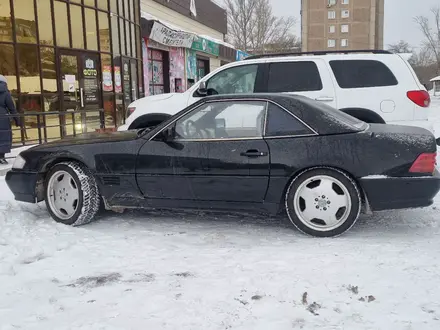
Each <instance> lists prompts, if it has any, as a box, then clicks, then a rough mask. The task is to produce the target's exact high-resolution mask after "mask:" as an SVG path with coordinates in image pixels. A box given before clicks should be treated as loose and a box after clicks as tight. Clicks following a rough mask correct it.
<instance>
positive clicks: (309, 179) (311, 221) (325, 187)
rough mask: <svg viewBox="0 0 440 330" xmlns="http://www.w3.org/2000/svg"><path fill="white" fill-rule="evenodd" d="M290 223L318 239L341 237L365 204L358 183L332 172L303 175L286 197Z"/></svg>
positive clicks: (313, 170) (333, 170) (309, 172)
mask: <svg viewBox="0 0 440 330" xmlns="http://www.w3.org/2000/svg"><path fill="white" fill-rule="evenodd" d="M285 204H286V210H287V214H288V216H289V219H290V221H291V222H292V224H293V225H295V227H296V228H298V229H299V230H300V231H302V232H303V233H306V234H309V235H312V236H316V237H333V236H338V235H341V234H343V233H344V232H346V231H347V230H349V229H350V228H351V227H352V226H353V225H354V224H355V222H356V220H357V219H358V218H359V214H360V210H361V206H362V201H361V196H360V192H359V189H358V187H357V185H356V183H355V182H354V181H353V180H352V179H351V178H350V177H349V176H347V175H346V174H345V173H343V172H341V171H339V170H335V169H330V168H314V169H310V170H307V171H304V172H302V173H301V174H300V175H298V176H297V177H296V178H295V179H294V180H293V181H292V182H291V184H290V186H289V188H288V189H287V193H286V200H285Z"/></svg>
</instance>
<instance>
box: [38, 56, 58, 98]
mask: <svg viewBox="0 0 440 330" xmlns="http://www.w3.org/2000/svg"><path fill="white" fill-rule="evenodd" d="M40 57H41V71H42V75H43V92H46V93H47V92H56V91H57V90H58V86H57V72H56V65H55V50H54V49H53V48H52V47H40Z"/></svg>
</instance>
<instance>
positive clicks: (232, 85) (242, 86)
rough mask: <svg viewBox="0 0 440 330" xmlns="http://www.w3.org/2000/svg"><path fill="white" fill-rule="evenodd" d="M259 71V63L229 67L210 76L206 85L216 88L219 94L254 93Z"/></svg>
mask: <svg viewBox="0 0 440 330" xmlns="http://www.w3.org/2000/svg"><path fill="white" fill-rule="evenodd" d="M257 72H258V65H257V64H255V65H241V66H236V67H233V68H229V69H226V70H223V71H221V72H219V73H217V74H216V75H215V76H213V77H212V78H210V79H209V80H208V81H207V83H206V87H207V88H208V89H210V88H212V89H214V90H215V91H216V92H217V93H218V94H240V93H253V92H254V89H255V81H256V79H257Z"/></svg>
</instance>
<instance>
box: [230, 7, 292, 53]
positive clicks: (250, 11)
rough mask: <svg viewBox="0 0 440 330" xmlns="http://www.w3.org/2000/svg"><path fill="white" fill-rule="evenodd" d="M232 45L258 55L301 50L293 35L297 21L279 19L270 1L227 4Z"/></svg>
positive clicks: (288, 18) (290, 18)
mask: <svg viewBox="0 0 440 330" xmlns="http://www.w3.org/2000/svg"><path fill="white" fill-rule="evenodd" d="M225 1H226V7H227V12H228V28H229V37H230V41H231V42H232V43H233V44H234V45H235V46H236V47H237V48H239V49H242V50H244V51H247V52H252V53H254V54H260V53H266V52H268V51H270V52H279V51H287V50H291V49H292V48H295V47H297V46H298V44H299V42H298V39H297V38H296V37H295V36H294V35H293V34H292V30H293V26H294V25H295V19H294V18H293V17H286V18H284V17H276V16H275V15H274V14H273V11H272V5H271V4H270V2H269V0H225Z"/></svg>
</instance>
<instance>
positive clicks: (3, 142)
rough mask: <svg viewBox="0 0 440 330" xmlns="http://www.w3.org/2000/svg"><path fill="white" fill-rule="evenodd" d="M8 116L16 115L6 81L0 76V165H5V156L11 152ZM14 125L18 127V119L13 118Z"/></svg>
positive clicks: (10, 131) (10, 132) (10, 130)
mask: <svg viewBox="0 0 440 330" xmlns="http://www.w3.org/2000/svg"><path fill="white" fill-rule="evenodd" d="M8 114H11V115H16V114H17V109H15V105H14V102H13V101H12V96H11V93H10V92H9V90H8V84H7V80H6V78H5V77H4V76H2V75H0V164H7V163H8V162H7V161H6V159H5V154H7V153H9V152H11V147H12V128H11V120H10V117H9V116H6V115H8ZM14 120H15V124H16V125H17V126H20V120H19V119H18V117H14Z"/></svg>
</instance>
